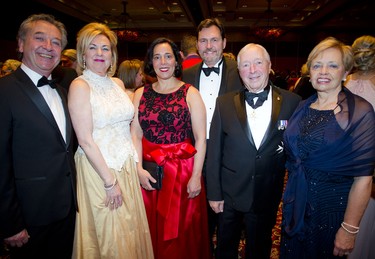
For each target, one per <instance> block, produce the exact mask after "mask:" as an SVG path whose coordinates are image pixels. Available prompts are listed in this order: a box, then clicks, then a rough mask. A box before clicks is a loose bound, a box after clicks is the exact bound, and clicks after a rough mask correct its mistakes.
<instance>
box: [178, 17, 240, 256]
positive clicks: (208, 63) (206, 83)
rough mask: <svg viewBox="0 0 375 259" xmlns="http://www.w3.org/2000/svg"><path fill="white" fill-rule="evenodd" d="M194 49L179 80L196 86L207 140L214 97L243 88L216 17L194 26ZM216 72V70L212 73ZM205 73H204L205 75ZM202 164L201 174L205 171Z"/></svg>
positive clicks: (212, 223) (213, 221)
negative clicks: (193, 59)
mask: <svg viewBox="0 0 375 259" xmlns="http://www.w3.org/2000/svg"><path fill="white" fill-rule="evenodd" d="M197 35H198V36H197V37H198V41H197V49H198V52H199V55H200V56H201V57H202V59H203V61H202V62H201V63H198V64H196V65H194V66H192V67H190V68H188V69H186V70H184V71H183V74H182V80H183V81H184V82H186V83H189V84H192V85H193V86H194V87H196V88H197V89H198V90H199V92H200V94H201V96H202V98H203V102H204V104H205V107H206V114H207V116H206V132H207V143H208V141H209V138H210V136H209V132H210V125H211V120H212V115H213V113H214V109H215V102H216V98H217V97H218V96H219V95H222V94H224V93H227V92H231V91H236V90H241V89H243V86H242V83H241V79H240V76H239V74H238V70H237V63H236V61H234V60H231V59H228V58H225V57H223V51H224V49H225V47H226V44H227V39H226V36H225V28H224V25H223V24H222V23H221V22H220V20H219V19H216V18H214V19H205V20H203V21H202V22H201V23H200V24H199V25H198V27H197ZM215 71H216V72H215ZM206 73H207V74H206ZM208 173H209V172H207V170H206V166H205V165H204V166H203V177H204V179H205V178H206V174H208ZM207 208H208V224H209V234H210V236H209V239H210V240H209V241H210V243H211V250H212V251H214V243H213V238H214V235H215V231H216V227H217V215H216V214H215V213H214V212H213V211H212V210H211V209H210V207H209V206H207Z"/></svg>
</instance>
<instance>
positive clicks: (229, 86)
mask: <svg viewBox="0 0 375 259" xmlns="http://www.w3.org/2000/svg"><path fill="white" fill-rule="evenodd" d="M223 59H224V60H223V65H222V66H223V68H222V78H221V84H220V89H219V95H222V94H225V93H228V92H232V91H237V90H241V89H243V88H244V87H243V85H242V83H241V78H240V76H239V74H238V70H237V63H236V61H234V60H231V59H228V58H224V57H223ZM202 66H203V62H200V63H198V64H196V65H194V66H192V67H189V68H187V69H185V70H183V71H182V81H184V82H186V83H189V84H191V85H193V86H194V87H196V88H197V89H198V90H199V80H200V76H201V71H202Z"/></svg>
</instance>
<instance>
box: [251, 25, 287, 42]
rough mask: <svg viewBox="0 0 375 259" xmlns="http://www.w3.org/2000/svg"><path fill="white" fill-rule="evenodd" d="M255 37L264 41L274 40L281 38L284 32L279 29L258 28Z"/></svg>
mask: <svg viewBox="0 0 375 259" xmlns="http://www.w3.org/2000/svg"><path fill="white" fill-rule="evenodd" d="M254 33H255V35H256V36H257V37H259V38H262V39H268V40H274V39H277V38H278V37H280V36H281V35H282V34H283V33H284V30H283V29H281V28H279V27H269V26H268V27H258V28H256V29H255V32H254Z"/></svg>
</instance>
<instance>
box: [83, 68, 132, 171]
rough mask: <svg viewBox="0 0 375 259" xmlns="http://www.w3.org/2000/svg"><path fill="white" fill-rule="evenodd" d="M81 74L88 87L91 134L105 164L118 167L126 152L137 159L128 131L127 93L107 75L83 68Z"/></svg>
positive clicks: (129, 104)
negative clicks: (91, 123)
mask: <svg viewBox="0 0 375 259" xmlns="http://www.w3.org/2000/svg"><path fill="white" fill-rule="evenodd" d="M80 78H82V79H84V80H85V81H86V82H87V83H88V84H89V86H90V89H91V92H90V103H91V111H92V118H93V138H94V141H95V143H96V144H97V145H98V147H99V149H100V151H101V153H102V155H103V157H104V159H105V161H106V163H107V165H108V167H110V168H113V169H115V170H120V169H121V167H122V165H123V164H124V162H125V160H126V159H127V158H128V156H134V157H135V159H136V160H138V159H137V158H136V152H135V149H134V146H133V144H132V140H131V135H130V123H131V121H132V120H133V116H134V106H133V103H132V102H131V100H130V99H129V97H128V95H127V94H126V93H125V92H124V91H123V90H122V89H121V88H120V87H119V86H118V85H117V84H116V83H115V82H114V81H113V80H112V79H111V78H110V77H107V76H105V77H102V76H99V75H97V74H95V73H93V72H91V71H89V70H85V71H83V74H82V75H81V76H80ZM78 152H83V150H82V149H81V148H78Z"/></svg>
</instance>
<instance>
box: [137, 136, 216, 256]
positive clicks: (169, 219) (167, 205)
mask: <svg viewBox="0 0 375 259" xmlns="http://www.w3.org/2000/svg"><path fill="white" fill-rule="evenodd" d="M142 148H143V159H144V160H146V161H154V162H156V163H157V164H159V165H162V166H163V167H164V178H163V183H162V188H161V190H159V191H156V190H155V191H146V190H144V189H143V188H142V194H143V199H144V202H145V207H146V213H147V219H148V223H149V227H150V232H151V239H152V244H153V249H154V255H155V258H156V259H168V258H179V259H184V258H186V259H193V258H194V259H208V258H212V256H211V253H210V242H209V234H208V222H207V201H206V193H205V187H204V183H203V179H202V182H201V184H202V190H201V193H200V194H199V195H198V196H197V197H195V198H192V199H189V198H188V193H187V184H188V182H189V180H190V177H191V175H192V171H193V164H194V155H195V153H196V150H195V148H194V146H192V144H191V141H185V142H181V143H177V144H155V143H152V142H149V141H148V140H146V139H145V138H143V139H142Z"/></svg>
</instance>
